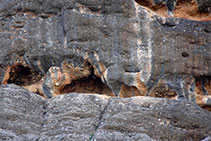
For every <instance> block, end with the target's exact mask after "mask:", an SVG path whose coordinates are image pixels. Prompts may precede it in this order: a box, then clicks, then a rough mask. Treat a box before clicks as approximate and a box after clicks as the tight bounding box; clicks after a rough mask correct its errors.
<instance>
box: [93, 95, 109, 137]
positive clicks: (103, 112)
mask: <svg viewBox="0 0 211 141" xmlns="http://www.w3.org/2000/svg"><path fill="white" fill-rule="evenodd" d="M110 103H111V99H109V100H108V103H107V105H106V106H105V107H104V109H103V110H102V112H101V113H100V115H99V122H98V123H97V125H96V127H95V131H94V132H93V133H92V134H91V136H90V138H89V141H91V140H92V139H93V137H94V135H95V133H96V132H97V129H98V128H99V127H100V124H101V123H102V120H103V115H104V114H105V111H106V110H107V108H108V106H109V105H110Z"/></svg>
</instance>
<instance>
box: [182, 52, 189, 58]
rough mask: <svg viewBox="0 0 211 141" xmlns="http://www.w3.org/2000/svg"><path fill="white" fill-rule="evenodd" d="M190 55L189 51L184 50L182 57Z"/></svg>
mask: <svg viewBox="0 0 211 141" xmlns="http://www.w3.org/2000/svg"><path fill="white" fill-rule="evenodd" d="M189 56H190V55H189V53H187V52H182V57H184V58H186V57H189Z"/></svg>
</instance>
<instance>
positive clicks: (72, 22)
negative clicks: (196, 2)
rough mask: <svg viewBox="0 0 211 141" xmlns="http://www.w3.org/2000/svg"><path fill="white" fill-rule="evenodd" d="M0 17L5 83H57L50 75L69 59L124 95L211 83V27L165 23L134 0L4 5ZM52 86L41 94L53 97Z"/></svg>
mask: <svg viewBox="0 0 211 141" xmlns="http://www.w3.org/2000/svg"><path fill="white" fill-rule="evenodd" d="M0 11H1V15H0V22H1V25H0V31H1V33H0V58H1V59H0V80H1V82H2V84H7V83H16V84H19V85H21V86H28V85H31V84H34V83H35V82H38V81H39V80H37V79H41V77H44V78H43V79H48V78H51V77H48V74H46V73H47V72H48V71H49V69H51V67H54V66H56V67H61V66H62V62H63V61H64V60H68V62H70V65H71V66H73V68H74V67H76V68H77V67H78V68H81V64H83V63H84V62H87V63H89V64H90V66H91V69H90V72H89V73H90V75H91V76H93V77H98V78H101V80H102V82H104V84H105V85H107V86H108V87H109V88H110V89H111V90H112V92H113V93H114V94H115V95H116V96H121V97H128V96H134V95H144V94H149V93H150V92H151V90H152V89H153V87H156V85H157V82H159V80H160V79H162V80H165V81H166V84H167V85H168V88H169V89H171V90H169V91H173V92H175V93H176V94H178V97H179V98H184V97H186V98H187V97H188V96H187V95H188V89H189V87H190V86H188V85H192V84H193V83H195V82H193V83H192V84H186V82H185V81H186V79H189V77H193V78H194V79H196V78H199V79H200V78H201V77H205V78H206V81H208V82H209V84H210V81H211V80H210V76H211V70H210V69H211V67H210V66H211V51H210V44H211V32H210V31H211V22H210V21H207V22H199V21H191V20H186V19H174V18H163V17H160V16H158V15H156V14H155V13H153V12H152V11H149V10H147V9H145V8H144V7H142V6H139V5H138V4H137V3H136V2H135V1H133V0H100V1H99V0H63V1H62V0H60V1H56V0H55V1H52V0H34V1H28V0H12V1H8V0H6V1H5V0H3V1H1V3H0ZM82 69H83V68H82ZM61 70H62V69H61ZM89 73H87V74H89ZM45 75H47V77H45ZM70 75H73V77H75V79H81V77H76V76H74V74H71V73H70ZM22 76H24V77H22ZM122 78H123V79H122ZM58 79H59V78H57V77H56V80H58ZM48 81H51V79H49V80H47V81H41V82H42V83H39V84H40V85H39V89H41V91H42V92H41V93H44V95H45V96H46V97H52V96H54V95H56V94H54V93H53V92H52V90H51V88H50V86H48V85H47V84H46V83H47V82H48ZM70 82H71V81H70ZM64 84H66V83H64ZM209 84H208V85H209ZM51 85H56V83H55V84H54V83H53V84H51ZM46 86H48V87H47V88H46ZM209 86H210V85H209ZM63 87H64V86H61V88H63ZM125 87H126V88H127V89H128V90H126V91H127V94H122V93H123V92H124V91H125V89H126V88H125ZM134 87H135V89H138V94H135V93H136V91H135V90H134V89H133V88H134ZM44 91H45V92H44ZM55 91H56V90H55ZM192 91H194V90H192ZM201 91H202V92H201V93H202V94H206V93H208V92H207V91H208V90H207V89H204V86H203V85H202V90H201ZM56 93H57V92H56ZM208 94H210V93H208ZM205 105H206V104H205Z"/></svg>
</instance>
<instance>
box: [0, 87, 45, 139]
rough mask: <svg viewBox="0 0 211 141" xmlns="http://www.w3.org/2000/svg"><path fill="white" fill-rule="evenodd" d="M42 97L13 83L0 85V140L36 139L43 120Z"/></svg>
mask: <svg viewBox="0 0 211 141" xmlns="http://www.w3.org/2000/svg"><path fill="white" fill-rule="evenodd" d="M44 103H45V101H44V100H43V98H42V97H40V96H38V95H35V94H34V93H30V92H29V91H27V90H24V89H22V88H20V87H19V86H15V85H6V86H1V87H0V111H1V112H0V140H1V141H3V140H6V141H23V140H37V139H39V136H40V130H41V129H42V128H41V125H42V124H43V122H44V120H43V119H44V115H43V112H44V109H43V105H44Z"/></svg>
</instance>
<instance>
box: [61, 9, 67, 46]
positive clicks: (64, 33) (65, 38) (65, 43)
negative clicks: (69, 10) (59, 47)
mask: <svg viewBox="0 0 211 141" xmlns="http://www.w3.org/2000/svg"><path fill="white" fill-rule="evenodd" d="M60 19H61V26H62V30H63V35H64V43H63V44H64V48H67V32H66V29H65V23H64V9H61V12H60Z"/></svg>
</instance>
